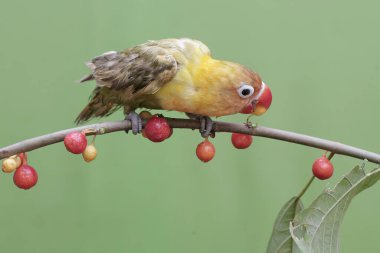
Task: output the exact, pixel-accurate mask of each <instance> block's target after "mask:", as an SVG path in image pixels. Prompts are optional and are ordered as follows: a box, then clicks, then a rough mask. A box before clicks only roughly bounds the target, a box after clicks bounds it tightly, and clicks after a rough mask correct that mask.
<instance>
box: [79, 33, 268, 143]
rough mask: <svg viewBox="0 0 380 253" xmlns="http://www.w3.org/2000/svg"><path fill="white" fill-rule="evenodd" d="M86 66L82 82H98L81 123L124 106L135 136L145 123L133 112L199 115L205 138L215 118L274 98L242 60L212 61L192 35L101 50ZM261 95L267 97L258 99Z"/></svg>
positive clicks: (257, 110) (264, 105)
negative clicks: (149, 111) (124, 47)
mask: <svg viewBox="0 0 380 253" xmlns="http://www.w3.org/2000/svg"><path fill="white" fill-rule="evenodd" d="M86 65H87V67H88V68H89V69H90V70H91V73H90V74H88V75H86V76H84V77H83V78H82V79H80V80H79V83H84V82H87V81H91V80H95V81H96V87H95V89H94V90H93V92H92V95H91V97H90V101H89V103H88V104H87V106H86V107H85V108H84V109H83V110H82V111H81V113H80V114H79V115H78V117H77V118H76V120H75V122H76V123H77V124H80V123H82V122H84V121H87V120H89V119H91V118H94V117H104V116H108V115H110V114H112V113H113V112H115V111H116V110H118V109H120V108H123V110H124V114H125V119H128V120H131V122H132V132H133V133H134V134H137V133H140V132H141V130H142V124H141V118H140V117H139V115H138V114H137V113H136V112H135V110H136V109H138V108H146V109H160V110H167V111H178V112H184V113H186V114H187V115H188V116H189V117H190V118H195V119H199V120H200V121H201V129H200V131H201V135H202V136H203V137H207V136H208V135H210V133H211V131H212V126H213V121H212V120H211V117H220V116H225V115H231V114H236V113H239V112H242V113H247V114H258V115H259V114H263V113H264V112H266V110H267V109H268V108H269V106H270V103H271V100H272V95H271V92H270V89H269V88H268V86H267V85H266V84H265V83H264V82H263V81H262V80H261V77H260V76H259V74H257V73H256V72H254V71H252V70H250V69H249V68H247V67H245V66H243V65H241V64H238V63H234V62H230V61H225V60H217V59H214V58H213V57H212V55H211V52H210V49H209V48H208V47H207V46H206V45H205V44H204V43H202V42H201V41H199V40H194V39H189V38H180V39H160V40H150V41H147V42H146V43H143V44H140V45H137V46H134V47H131V48H128V49H126V50H123V51H109V52H106V53H103V54H102V55H100V56H97V57H95V58H93V59H92V60H90V61H88V62H86ZM263 94H265V95H264V96H263ZM268 94H269V95H270V96H269V95H268ZM262 97H265V101H260V99H261V98H262ZM268 97H270V101H268V99H269V98H268Z"/></svg>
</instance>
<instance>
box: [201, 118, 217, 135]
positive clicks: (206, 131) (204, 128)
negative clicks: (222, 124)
mask: <svg viewBox="0 0 380 253" xmlns="http://www.w3.org/2000/svg"><path fill="white" fill-rule="evenodd" d="M199 120H200V123H201V127H200V129H199V132H200V133H201V136H202V137H203V138H207V137H209V136H210V135H213V134H214V133H212V127H213V126H214V122H213V121H212V119H211V118H210V117H207V116H202V117H200V118H199Z"/></svg>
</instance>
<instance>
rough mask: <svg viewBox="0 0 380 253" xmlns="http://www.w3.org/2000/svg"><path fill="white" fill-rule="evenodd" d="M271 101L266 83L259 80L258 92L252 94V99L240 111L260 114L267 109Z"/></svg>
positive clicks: (270, 93)
mask: <svg viewBox="0 0 380 253" xmlns="http://www.w3.org/2000/svg"><path fill="white" fill-rule="evenodd" d="M271 103H272V92H271V90H270V89H269V87H268V85H266V84H265V83H264V82H261V85H260V88H259V90H258V92H257V93H255V94H254V95H253V99H252V101H250V103H248V104H247V105H246V106H245V107H244V108H243V109H242V110H241V111H240V113H244V114H255V115H262V114H264V113H265V112H266V111H267V110H268V109H269V107H270V105H271Z"/></svg>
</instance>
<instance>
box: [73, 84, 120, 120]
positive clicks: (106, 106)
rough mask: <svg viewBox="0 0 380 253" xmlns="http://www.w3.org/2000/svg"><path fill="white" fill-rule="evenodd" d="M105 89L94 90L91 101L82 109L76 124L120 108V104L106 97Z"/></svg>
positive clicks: (106, 114)
mask: <svg viewBox="0 0 380 253" xmlns="http://www.w3.org/2000/svg"><path fill="white" fill-rule="evenodd" d="M105 94H106V92H104V89H102V88H99V87H98V88H96V89H95V90H94V92H93V96H92V98H91V101H90V103H88V105H87V106H86V107H85V108H84V109H83V110H82V112H81V113H80V114H79V115H78V117H77V118H76V119H75V123H76V124H80V123H82V122H84V121H87V120H89V119H91V118H93V117H104V116H108V115H110V114H111V113H113V112H115V111H116V110H117V109H119V108H120V106H119V105H116V104H114V103H111V102H109V101H107V99H105Z"/></svg>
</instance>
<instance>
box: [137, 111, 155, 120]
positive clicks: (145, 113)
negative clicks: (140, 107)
mask: <svg viewBox="0 0 380 253" xmlns="http://www.w3.org/2000/svg"><path fill="white" fill-rule="evenodd" d="M139 115H140V118H141V119H150V118H152V117H153V116H152V114H151V113H150V112H148V111H141V112H140V113H139Z"/></svg>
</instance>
